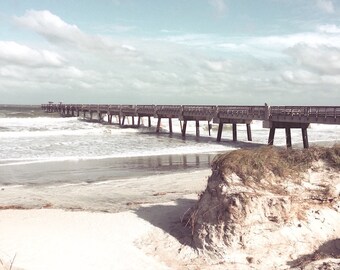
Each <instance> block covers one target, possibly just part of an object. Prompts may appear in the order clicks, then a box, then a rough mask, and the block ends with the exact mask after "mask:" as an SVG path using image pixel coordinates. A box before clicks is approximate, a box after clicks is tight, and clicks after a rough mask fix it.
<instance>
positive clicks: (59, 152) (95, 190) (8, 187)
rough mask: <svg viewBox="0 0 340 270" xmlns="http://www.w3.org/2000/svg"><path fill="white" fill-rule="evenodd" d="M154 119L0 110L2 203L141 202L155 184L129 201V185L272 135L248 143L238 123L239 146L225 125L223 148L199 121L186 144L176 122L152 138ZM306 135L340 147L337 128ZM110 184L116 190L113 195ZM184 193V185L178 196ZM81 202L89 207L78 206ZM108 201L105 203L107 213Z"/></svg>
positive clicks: (280, 135)
mask: <svg viewBox="0 0 340 270" xmlns="http://www.w3.org/2000/svg"><path fill="white" fill-rule="evenodd" d="M156 121H157V119H153V120H152V126H153V127H152V128H147V127H142V128H139V129H137V128H120V127H119V126H118V125H115V124H113V125H103V124H101V123H97V122H86V121H81V120H80V119H78V118H76V117H68V118H62V117H59V116H58V115H57V114H47V113H44V112H42V111H41V110H40V107H39V106H17V107H8V106H4V105H3V106H0V189H1V191H0V194H1V195H2V196H1V197H0V203H1V204H5V205H21V206H23V207H41V206H44V205H51V204H52V205H61V206H62V207H66V206H67V207H71V208H86V209H94V210H96V209H101V210H102V209H104V210H107V208H108V207H111V208H112V205H115V204H117V203H120V204H121V205H122V204H128V203H129V202H130V201H131V200H143V199H144V200H145V195H146V193H147V194H149V195H150V194H153V193H157V192H158V191H159V190H158V188H157V186H153V185H152V186H153V190H151V189H150V190H147V189H145V192H146V193H144V195H143V194H142V193H141V194H137V195H138V196H137V195H136V196H135V197H133V196H131V194H132V193H131V192H130V193H131V194H130V193H129V191H131V189H130V187H132V186H134V187H135V188H136V189H138V185H145V183H143V181H147V182H148V184H147V185H149V186H150V181H152V180H150V179H151V178H152V179H155V176H157V177H158V178H159V179H162V178H164V179H167V180H164V181H173V180H171V179H170V180H169V177H167V178H166V177H165V176H169V175H170V176H171V175H172V176H173V175H175V174H176V175H178V174H180V173H187V174H192V175H194V174H195V172H197V171H199V170H207V169H209V168H210V164H211V161H212V159H213V158H214V156H215V155H216V154H217V153H221V152H225V151H230V150H233V149H238V148H244V147H258V146H261V145H265V144H266V142H267V140H268V133H269V130H268V129H264V128H262V123H261V122H260V121H255V122H254V123H253V124H252V137H253V141H252V142H247V141H246V138H247V135H246V127H245V125H239V126H238V139H239V141H238V142H233V141H232V131H231V127H230V126H227V125H226V127H225V129H224V131H223V135H222V142H221V143H217V142H216V133H217V127H216V126H213V130H212V134H211V136H209V135H208V128H207V123H201V130H200V134H201V136H200V137H199V138H197V137H196V136H195V123H194V122H193V123H189V124H188V128H187V134H188V135H187V136H186V138H185V139H183V138H182V136H181V135H180V124H179V122H178V121H176V120H174V121H173V125H174V128H173V130H174V134H172V135H170V134H169V133H168V130H167V129H168V126H167V121H166V119H164V123H162V130H161V133H160V134H156V132H155V126H156ZM308 135H309V142H310V144H311V145H313V144H315V143H316V144H318V143H323V144H324V143H327V144H328V145H331V144H334V143H336V142H339V138H340V136H339V135H340V127H339V126H332V125H313V124H312V125H311V127H310V128H309V129H308ZM292 140H293V144H294V145H293V146H294V147H302V137H301V132H300V131H299V130H294V131H293V132H292ZM274 144H275V145H278V146H284V144H285V134H284V131H283V130H282V132H281V130H279V131H277V132H276V134H275V142H274ZM178 177H179V176H178ZM170 178H171V177H170ZM179 178H180V177H179ZM141 179H142V180H141ZM154 181H158V180H154ZM115 185H120V189H118V188H117V190H113V187H114V186H115ZM183 185H184V184H183ZM122 186H124V188H125V190H124V192H125V193H124V192H122ZM183 188H184V189H185V185H184V186H181V187H179V188H178V190H177V191H178V192H179V191H180V190H182V189H183ZM76 191H77V192H76ZM163 191H164V192H165V191H166V190H163ZM39 192H40V193H39ZM58 192H59V193H58ZM123 193H124V194H123ZM136 193H138V192H136ZM39 194H40V195H39ZM67 194H69V197H67V200H68V203H66V204H65V200H66V199H65V196H66V195H67ZM51 196H52V197H53V198H54V201H53V200H52V201H53V203H51ZM129 196H130V197H129ZM35 197H36V198H35ZM32 198H33V199H32ZM67 200H66V201H67ZM81 200H83V201H84V202H86V205H85V204H84V203H79V201H81ZM108 201H109V202H111V203H110V205H109V206H105V207H104V205H106V204H107V202H108ZM147 201H148V200H147ZM95 202H96V203H95ZM58 203H59V204H58ZM95 204H96V205H97V208H96V207H94V206H93V205H95ZM84 205H85V206H84ZM67 207H66V208H67ZM111 208H110V209H111ZM113 208H115V207H113ZM115 209H116V208H115Z"/></svg>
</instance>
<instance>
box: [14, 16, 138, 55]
mask: <svg viewBox="0 0 340 270" xmlns="http://www.w3.org/2000/svg"><path fill="white" fill-rule="evenodd" d="M14 20H15V22H16V23H17V24H19V25H21V26H23V27H25V28H28V29H31V30H33V31H34V32H36V33H38V34H40V35H41V36H43V37H44V38H46V39H47V40H48V41H49V42H50V43H51V44H54V45H66V46H67V48H68V49H69V47H70V46H74V47H76V48H78V49H84V50H92V51H98V52H106V53H110V54H112V55H114V54H116V55H117V54H118V55H120V54H124V55H127V56H131V53H132V51H133V52H134V51H135V50H130V49H127V47H126V46H125V47H122V45H120V44H118V43H117V42H114V41H113V40H112V39H111V38H108V37H103V36H97V35H89V34H87V33H84V32H83V31H81V30H80V29H79V28H78V27H77V26H76V25H72V24H68V23H66V22H64V21H63V20H62V19H61V18H60V17H58V16H56V15H54V14H52V13H51V12H50V11H48V10H43V11H37V10H29V11H26V13H25V15H24V16H22V17H14Z"/></svg>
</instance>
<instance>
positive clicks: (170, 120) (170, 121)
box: [169, 118, 172, 133]
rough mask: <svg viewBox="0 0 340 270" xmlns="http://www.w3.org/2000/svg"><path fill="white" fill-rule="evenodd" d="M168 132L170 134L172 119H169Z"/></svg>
mask: <svg viewBox="0 0 340 270" xmlns="http://www.w3.org/2000/svg"><path fill="white" fill-rule="evenodd" d="M169 132H170V133H172V119H171V118H169Z"/></svg>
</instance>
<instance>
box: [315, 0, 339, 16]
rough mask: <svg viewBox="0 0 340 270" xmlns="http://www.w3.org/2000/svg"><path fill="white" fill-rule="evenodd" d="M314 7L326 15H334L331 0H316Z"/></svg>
mask: <svg viewBox="0 0 340 270" xmlns="http://www.w3.org/2000/svg"><path fill="white" fill-rule="evenodd" d="M316 6H317V7H318V8H319V9H321V10H322V11H323V12H326V13H334V12H335V7H334V3H333V1H332V0H316Z"/></svg>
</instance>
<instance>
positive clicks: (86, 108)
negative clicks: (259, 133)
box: [41, 102, 340, 148]
mask: <svg viewBox="0 0 340 270" xmlns="http://www.w3.org/2000/svg"><path fill="white" fill-rule="evenodd" d="M41 108H42V110H44V111H45V112H47V113H55V112H57V113H59V114H60V115H61V116H62V117H80V116H82V117H83V118H84V119H89V120H90V121H92V120H93V121H99V122H104V116H107V124H113V123H114V119H116V123H117V124H118V125H120V126H121V127H125V126H127V125H126V122H127V121H128V120H129V119H130V120H131V121H130V123H129V124H128V126H131V127H136V128H138V127H140V125H141V120H142V119H143V118H147V119H148V125H147V126H148V127H151V117H153V118H157V126H156V133H159V132H160V127H161V121H162V120H166V119H167V121H168V125H169V132H170V133H172V132H173V129H172V119H178V120H179V121H180V125H181V133H182V136H183V137H185V136H186V127H187V123H188V121H194V122H195V126H196V136H200V129H199V127H200V122H202V121H204V122H206V123H208V130H209V135H210V134H211V133H210V131H211V123H215V124H218V132H217V138H216V140H217V141H218V142H220V141H221V139H222V132H223V125H224V124H231V125H232V136H233V141H237V126H238V125H241V124H243V125H246V128H247V140H248V141H252V133H251V123H252V121H253V120H259V121H263V127H264V128H268V129H269V136H268V145H273V144H274V137H275V131H276V129H284V130H285V134H286V145H287V148H291V147H292V137H291V129H300V130H301V135H302V141H303V147H304V148H308V147H309V143H308V134H307V128H308V127H309V125H310V124H311V123H317V124H329V125H340V106H268V105H267V104H266V105H264V106H225V105H223V106H209V105H115V104H62V103H59V104H55V103H52V102H49V103H48V104H42V105H41ZM136 119H137V123H136Z"/></svg>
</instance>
